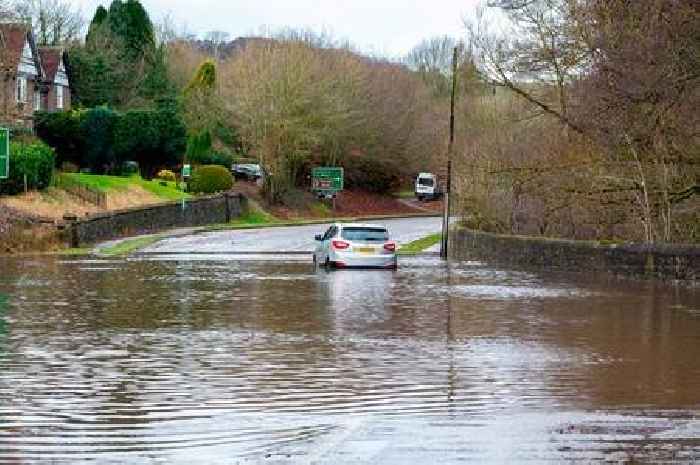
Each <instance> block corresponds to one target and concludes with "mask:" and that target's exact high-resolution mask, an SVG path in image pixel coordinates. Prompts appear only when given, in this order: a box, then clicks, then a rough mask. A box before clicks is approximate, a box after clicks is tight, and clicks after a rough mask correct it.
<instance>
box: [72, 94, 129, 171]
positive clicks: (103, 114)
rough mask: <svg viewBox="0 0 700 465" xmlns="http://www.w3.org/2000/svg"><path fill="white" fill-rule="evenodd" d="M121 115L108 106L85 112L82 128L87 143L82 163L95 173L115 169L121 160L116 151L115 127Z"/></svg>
mask: <svg viewBox="0 0 700 465" xmlns="http://www.w3.org/2000/svg"><path fill="white" fill-rule="evenodd" d="M118 120H119V115H118V113H116V112H115V111H113V110H110V109H109V108H106V107H97V108H93V109H91V110H88V111H87V112H86V113H85V116H84V118H83V121H82V123H81V125H80V126H81V130H82V136H83V139H84V140H85V141H86V143H85V152H84V155H83V160H82V164H83V165H84V166H88V167H90V168H91V169H92V171H93V172H95V173H105V172H108V171H114V169H115V168H116V167H117V166H119V165H120V160H119V159H118V158H117V157H116V156H115V153H114V140H113V137H114V127H115V125H116V124H117V121H118Z"/></svg>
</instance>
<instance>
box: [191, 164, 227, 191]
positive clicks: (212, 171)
mask: <svg viewBox="0 0 700 465" xmlns="http://www.w3.org/2000/svg"><path fill="white" fill-rule="evenodd" d="M232 187H233V176H232V175H231V172H230V171H229V170H227V169H226V168H224V167H223V166H214V165H205V166H200V167H198V168H197V169H195V170H194V173H192V180H191V181H190V185H189V189H190V191H191V192H194V193H197V194H214V193H216V192H223V191H227V190H229V189H231V188H232Z"/></svg>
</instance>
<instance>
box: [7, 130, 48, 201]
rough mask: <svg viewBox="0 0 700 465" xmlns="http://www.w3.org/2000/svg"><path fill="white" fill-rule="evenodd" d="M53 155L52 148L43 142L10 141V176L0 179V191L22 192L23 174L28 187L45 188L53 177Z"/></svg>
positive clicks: (32, 188)
mask: <svg viewBox="0 0 700 465" xmlns="http://www.w3.org/2000/svg"><path fill="white" fill-rule="evenodd" d="M55 157H56V156H55V154H54V151H53V149H52V148H51V147H49V146H48V145H46V144H44V143H41V142H38V143H33V144H22V143H17V142H12V143H11V144H10V178H9V179H6V180H3V181H0V193H3V194H18V193H20V192H23V191H24V177H25V175H26V177H27V187H28V188H29V189H31V190H35V189H39V190H40V189H46V188H47V187H48V186H49V185H50V184H51V178H52V177H53V168H54V163H55Z"/></svg>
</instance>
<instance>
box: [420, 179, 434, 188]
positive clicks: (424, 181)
mask: <svg viewBox="0 0 700 465" xmlns="http://www.w3.org/2000/svg"><path fill="white" fill-rule="evenodd" d="M418 184H419V185H421V186H426V187H433V184H434V181H433V179H432V178H418Z"/></svg>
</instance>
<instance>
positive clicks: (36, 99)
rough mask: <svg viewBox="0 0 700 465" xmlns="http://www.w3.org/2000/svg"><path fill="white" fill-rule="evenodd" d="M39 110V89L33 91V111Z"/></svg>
mask: <svg viewBox="0 0 700 465" xmlns="http://www.w3.org/2000/svg"><path fill="white" fill-rule="evenodd" d="M39 110H41V92H39V89H34V111H39Z"/></svg>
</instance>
